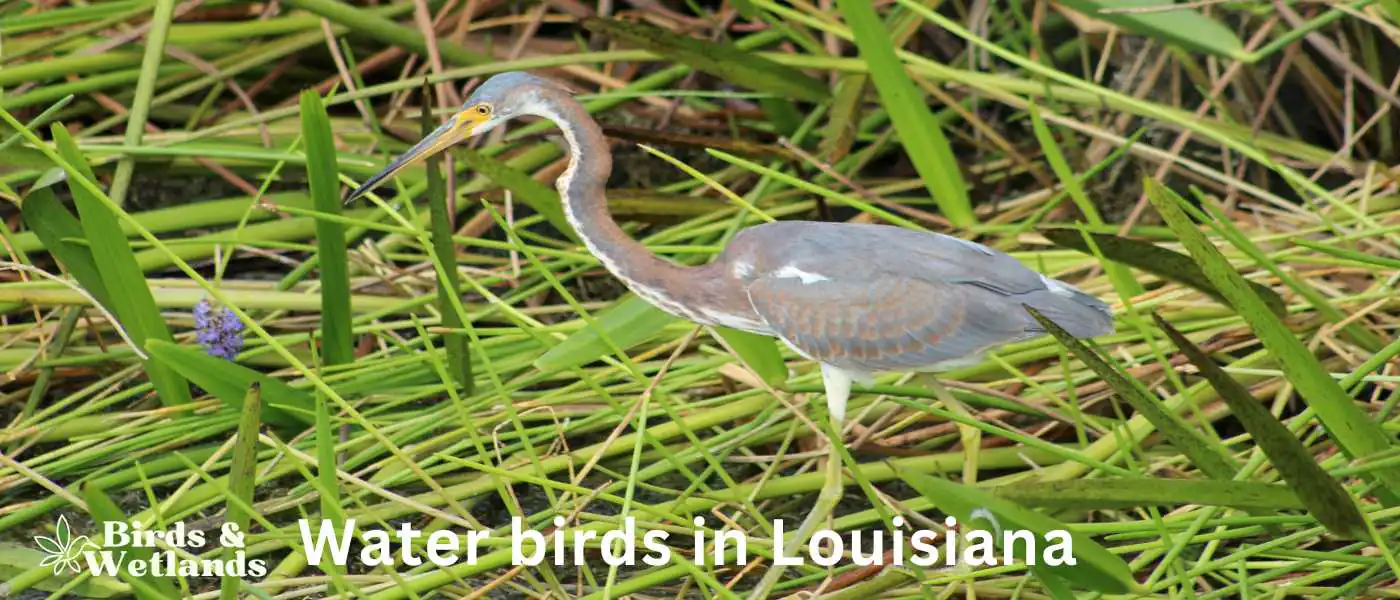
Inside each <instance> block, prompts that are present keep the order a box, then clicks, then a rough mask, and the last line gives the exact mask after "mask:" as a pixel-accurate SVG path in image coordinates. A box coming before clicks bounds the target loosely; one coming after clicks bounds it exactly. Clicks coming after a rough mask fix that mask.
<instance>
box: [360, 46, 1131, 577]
mask: <svg viewBox="0 0 1400 600" xmlns="http://www.w3.org/2000/svg"><path fill="white" fill-rule="evenodd" d="M527 115H533V116H538V117H544V118H546V119H549V120H551V121H553V122H554V123H555V124H556V125H558V126H559V129H560V130H561V131H563V133H564V138H565V141H566V142H567V143H568V150H569V164H568V168H566V169H565V170H564V173H563V174H562V175H560V176H559V179H558V182H557V183H556V186H557V187H558V189H559V195H560V198H561V200H562V201H563V205H564V214H565V215H566V216H567V217H568V220H569V223H570V224H571V225H573V227H574V229H575V230H576V231H577V232H578V235H579V238H580V239H582V240H583V242H584V244H585V245H587V246H588V249H589V251H591V252H592V253H593V254H594V255H595V256H597V257H598V260H600V261H601V262H602V264H603V266H604V267H606V268H607V269H608V271H610V272H611V273H612V274H613V275H615V276H616V277H617V278H618V279H621V280H622V282H623V283H624V284H626V285H627V287H628V288H629V289H631V290H632V291H633V292H635V293H636V294H637V295H638V296H641V297H642V298H644V299H645V300H647V301H648V302H650V303H652V304H654V305H655V306H656V307H657V308H660V309H661V310H664V311H666V312H668V313H671V314H673V315H676V316H678V317H681V318H685V319H689V320H690V321H693V322H695V323H699V324H702V325H710V326H715V325H722V326H725V327H732V328H734V329H740V330H743V331H749V332H752V333H757V334H762V335H766V336H771V337H776V338H778V339H780V340H782V341H783V342H784V343H786V344H787V345H788V346H789V347H790V348H792V350H793V351H794V352H796V353H797V354H799V355H801V356H803V357H805V358H807V359H809V360H812V361H815V362H817V363H818V364H819V365H821V373H822V380H823V382H824V384H825V389H826V405H827V409H828V411H829V413H830V418H831V421H832V424H833V426H834V428H835V431H836V432H838V433H837V435H840V433H839V432H840V431H841V426H842V423H843V421H844V419H845V414H846V402H847V400H848V399H849V398H850V393H851V386H852V381H866V380H868V379H869V378H870V377H871V376H872V375H873V374H875V373H879V372H885V371H921V372H929V371H940V370H945V369H947V368H949V367H954V366H959V365H966V364H969V363H973V362H977V361H979V360H981V356H982V354H983V353H984V352H986V351H987V350H989V349H991V348H994V347H997V346H1001V345H1004V344H1007V343H1011V342H1016V341H1021V340H1025V339H1029V338H1032V337H1036V336H1039V335H1041V334H1043V333H1045V332H1044V330H1043V329H1042V328H1041V327H1040V324H1039V323H1038V322H1037V321H1036V320H1035V319H1034V318H1032V317H1031V316H1030V314H1029V313H1027V311H1026V310H1025V308H1024V305H1029V306H1031V307H1034V308H1035V309H1036V310H1038V311H1040V312H1041V313H1042V314H1044V315H1045V316H1046V317H1047V318H1049V319H1050V320H1052V321H1054V322H1056V323H1057V324H1059V325H1060V327H1062V328H1064V329H1065V330H1066V331H1068V332H1069V333H1070V334H1071V335H1074V336H1076V337H1081V338H1084V337H1094V336H1099V335H1104V334H1107V333H1110V332H1112V331H1113V316H1112V314H1111V313H1110V311H1109V309H1108V305H1106V304H1104V303H1103V302H1101V301H1099V300H1098V299H1096V298H1094V297H1093V296H1090V295H1088V294H1086V293H1084V292H1082V291H1080V290H1079V289H1077V288H1075V287H1073V286H1071V285H1069V284H1066V283H1063V282H1060V281H1057V280H1054V279H1050V278H1047V277H1045V276H1044V275H1041V274H1039V273H1036V272H1035V271H1032V270H1030V269H1028V268H1026V267H1025V266H1024V265H1022V264H1021V263H1020V262H1019V261H1017V260H1016V259H1014V258H1012V257H1010V256H1008V255H1006V254H1003V253H1001V252H997V251H995V250H992V249H990V248H987V247H985V246H983V245H981V244H977V243H974V242H970V241H965V240H961V239H958V238H955V237H951V236H947V235H941V234H937V233H929V232H921V231H914V230H910V229H904V228H900V227H893V226H886V225H865V224H854V223H827V222H810V221H778V222H771V223H765V224H762V225H759V226H756V227H751V228H748V229H745V230H743V231H740V232H739V233H738V234H737V235H735V236H734V239H733V241H731V242H730V243H729V245H728V246H727V247H726V248H725V249H724V251H723V252H721V253H720V254H719V256H718V257H717V258H716V259H715V260H714V261H712V262H710V263H709V264H707V265H704V266H700V267H686V266H680V265H677V264H674V263H672V262H670V261H667V260H665V259H663V258H661V257H658V256H656V255H655V254H652V253H651V251H650V250H648V249H647V247H646V246H644V245H642V244H641V243H639V242H637V241H636V240H634V239H632V238H631V237H630V236H628V235H627V233H626V232H624V231H623V230H622V228H621V227H619V226H618V225H617V223H616V222H615V221H613V219H612V217H611V216H610V215H609V214H608V208H607V199H606V198H605V196H604V184H605V183H606V182H607V179H608V175H609V173H610V172H611V170H612V154H611V151H610V150H609V148H608V141H607V138H606V137H604V136H603V131H602V129H601V128H600V127H599V126H598V123H597V122H595V121H594V120H593V118H592V117H590V116H589V114H588V111H587V110H585V109H584V107H583V105H582V104H580V103H579V102H578V101H577V100H575V99H574V98H573V96H572V95H571V94H570V93H569V92H568V91H567V90H565V89H564V88H562V87H560V86H558V85H556V84H554V83H551V82H549V81H547V80H544V79H541V78H539V77H535V76H533V75H530V74H527V73H518V72H517V73H502V74H500V75H496V76H494V77H492V78H490V79H488V80H486V82H484V83H482V84H481V85H480V86H479V87H478V88H477V89H476V90H475V92H473V93H472V95H471V97H469V98H468V99H467V101H466V104H465V105H464V106H463V108H462V110H461V111H460V112H458V113H457V114H456V115H454V116H453V117H452V118H451V119H450V120H448V122H447V123H445V124H444V125H442V126H441V127H439V128H438V129H437V130H436V131H434V132H432V133H431V134H429V135H428V136H427V137H425V138H423V140H422V141H420V142H418V143H417V144H415V145H414V146H413V147H412V148H410V149H409V150H408V151H407V152H406V153H404V155H403V156H401V157H399V158H398V159H397V160H395V161H394V162H393V163H392V164H390V165H389V167H388V168H386V169H385V170H384V171H382V172H380V173H379V174H377V175H375V176H373V177H371V178H369V180H368V181H366V182H365V183H364V184H363V185H361V186H360V187H359V188H358V189H356V190H355V191H354V192H353V193H351V194H350V197H349V200H353V199H355V198H358V197H359V196H361V195H363V194H364V193H366V192H367V191H369V190H370V189H372V188H374V187H375V186H376V185H378V184H379V183H380V182H381V181H383V180H384V179H386V178H388V177H390V176H392V175H393V174H395V173H397V172H399V171H400V170H401V169H403V168H404V167H406V166H408V165H410V164H413V163H415V162H417V161H418V160H421V159H423V158H426V157H428V156H430V155H433V154H435V153H438V152H441V151H442V150H444V149H446V148H448V147H449V146H451V145H453V144H455V143H457V142H459V141H462V140H464V139H466V138H468V137H471V136H474V135H481V134H483V133H486V132H488V131H490V130H491V129H493V128H495V127H496V126H498V125H500V124H502V123H505V122H506V121H509V120H511V119H514V118H516V117H522V116H527ZM838 441H839V440H837V439H833V440H831V446H830V458H829V459H828V461H827V464H828V476H827V481H826V485H824V486H823V487H822V491H821V494H820V495H819V496H818V498H819V500H818V503H817V507H816V508H814V510H813V511H812V514H811V515H809V516H808V518H807V520H805V521H804V522H803V524H802V526H801V527H799V529H798V533H797V535H796V538H797V539H796V541H795V542H794V543H796V544H801V543H803V542H804V541H805V538H806V536H809V535H810V534H811V532H812V531H813V530H814V529H815V527H816V525H817V524H818V523H819V522H820V521H821V520H824V519H825V518H826V515H827V514H829V513H830V511H831V509H832V508H834V506H835V504H836V501H837V500H838V499H839V497H840V493H841V489H842V485H841V470H840V454H839V453H838V452H837V449H836V443H837V442H838ZM770 585H771V583H770Z"/></svg>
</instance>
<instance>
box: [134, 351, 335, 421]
mask: <svg viewBox="0 0 1400 600" xmlns="http://www.w3.org/2000/svg"><path fill="white" fill-rule="evenodd" d="M146 351H147V352H149V353H150V354H151V358H153V359H155V360H158V361H160V362H162V363H164V364H165V365H166V366H168V367H170V368H171V369H174V370H175V371H177V372H179V373H180V374H181V375H184V376H185V377H187V378H189V380H190V381H192V382H194V384H195V385H197V386H199V387H200V388H202V389H203V390H204V391H206V392H209V393H210V394H213V395H214V397H216V398H218V399H220V400H222V401H223V402H224V404H225V405H227V406H229V407H232V408H233V409H235V410H238V409H242V407H243V400H244V398H245V397H246V395H247V393H248V388H249V387H251V386H252V385H253V384H254V383H256V384H258V386H259V387H260V389H261V390H262V396H261V400H262V410H261V411H259V412H260V414H261V415H262V420H263V421H264V422H267V423H271V424H273V425H277V426H279V427H286V428H294V429H300V428H302V427H304V426H306V425H310V424H311V423H312V420H313V417H312V415H313V413H314V411H315V404H316V400H315V399H314V398H313V397H312V396H311V394H309V393H307V392H304V391H302V390H299V389H296V388H294V387H292V386H290V385H287V384H285V383H283V382H282V381H280V380H277V379H273V378H271V377H268V376H267V375H264V374H262V373H259V372H257V371H254V370H252V369H249V368H247V367H244V366H242V365H238V364H235V363H231V362H228V361H226V360H224V359H221V358H216V357H213V356H209V355H208V354H205V353H204V352H203V351H201V350H198V349H195V348H190V347H187V346H179V345H176V344H173V343H170V342H165V341H161V340H151V341H149V342H146Z"/></svg>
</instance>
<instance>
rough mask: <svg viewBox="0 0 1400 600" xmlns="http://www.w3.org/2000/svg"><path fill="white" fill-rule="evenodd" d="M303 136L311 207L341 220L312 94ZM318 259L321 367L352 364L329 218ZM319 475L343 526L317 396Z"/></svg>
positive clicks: (343, 271)
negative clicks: (319, 272) (338, 216)
mask: <svg viewBox="0 0 1400 600" xmlns="http://www.w3.org/2000/svg"><path fill="white" fill-rule="evenodd" d="M301 135H302V140H303V141H304V142H305V143H306V175H307V180H308V182H309V183H310V188H311V189H310V194H311V201H312V206H314V207H315V208H316V210H318V211H320V212H322V213H326V214H331V215H339V214H340V209H341V202H340V182H339V169H338V167H337V166H336V156H335V138H334V137H332V135H331V123H330V117H329V116H327V115H326V105H325V104H324V103H323V102H322V101H321V97H320V96H319V95H317V94H316V92H315V91H314V90H304V91H302V93H301ZM316 258H317V262H318V264H319V266H320V271H321V352H320V357H321V364H322V365H324V366H334V365H348V364H350V363H351V362H353V361H354V360H355V355H354V347H353V342H352V341H351V337H352V332H353V330H352V326H353V322H352V318H351V314H350V263H349V258H348V255H347V252H346V249H345V226H344V225H342V224H341V223H340V222H338V221H333V220H330V219H316ZM317 396H318V398H317V401H316V476H317V478H318V479H319V480H320V483H321V514H322V515H323V516H325V517H326V518H330V519H332V520H333V521H334V522H335V523H336V525H337V526H338V525H339V521H338V520H337V519H336V517H335V515H336V514H338V511H339V508H340V505H339V502H340V499H339V493H338V490H339V489H340V488H339V486H338V483H339V482H338V480H337V478H336V469H337V465H336V459H335V444H336V439H337V437H336V435H335V434H334V433H333V432H332V431H331V416H330V406H329V404H330V399H329V398H326V397H325V396H324V395H322V394H317Z"/></svg>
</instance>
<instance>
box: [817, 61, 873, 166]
mask: <svg viewBox="0 0 1400 600" xmlns="http://www.w3.org/2000/svg"><path fill="white" fill-rule="evenodd" d="M869 82H870V76H868V75H866V74H865V73H846V74H844V75H842V76H841V81H840V82H839V83H837V84H836V96H835V97H834V98H832V100H831V113H830V114H829V115H828V116H827V119H826V129H825V130H824V131H823V134H822V141H821V146H820V150H821V156H822V159H824V160H825V161H826V162H827V163H828V164H833V165H834V164H836V163H837V162H838V161H840V160H841V159H842V158H845V157H846V155H847V154H849V153H850V152H851V146H852V145H853V144H855V141H856V135H857V134H858V133H860V131H859V130H860V105H861V100H862V99H863V98H864V97H865V88H866V85H867V84H868V83H869Z"/></svg>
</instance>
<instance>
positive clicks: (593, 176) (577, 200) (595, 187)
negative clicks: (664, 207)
mask: <svg viewBox="0 0 1400 600" xmlns="http://www.w3.org/2000/svg"><path fill="white" fill-rule="evenodd" d="M533 108H534V110H532V111H531V112H533V113H535V114H537V115H539V116H541V117H545V118H547V119H549V120H551V121H554V123H555V124H556V125H558V126H559V129H560V130H561V131H563V133H564V138H565V140H566V141H567V142H568V146H569V147H568V151H569V166H568V168H567V169H565V170H564V173H563V174H562V175H560V176H559V180H558V182H557V184H556V186H557V187H558V189H559V196H560V199H561V200H562V201H563V204H564V214H565V216H566V217H567V218H568V220H569V224H571V225H573V226H574V229H575V230H576V231H577V232H578V235H579V237H580V238H581V239H582V240H583V242H584V244H585V245H587V246H588V249H589V251H591V252H592V253H593V254H594V255H596V256H597V257H598V259H599V260H600V261H602V263H603V266H604V267H606V268H607V269H608V271H611V272H612V273H613V275H616V276H617V277H618V278H619V279H622V281H623V282H624V283H626V284H627V286H628V287H629V288H632V289H633V291H637V292H638V293H640V294H643V295H644V296H645V295H646V294H645V293H644V292H643V291H642V290H638V289H637V286H638V285H640V286H642V287H644V288H650V289H652V290H656V291H660V292H665V293H667V294H668V295H671V296H675V295H679V294H681V293H683V292H684V291H685V290H680V289H676V288H677V287H678V286H680V285H683V283H684V282H686V281H687V280H690V279H692V278H691V277H689V276H687V275H688V272H689V271H690V270H691V269H690V268H687V267H682V266H679V265H676V264H674V263H672V262H670V261H667V260H665V259H663V258H661V257H659V256H656V255H655V254H652V252H651V250H650V249H649V248H647V247H646V246H645V245H643V244H642V243H640V242H638V241H637V240H634V239H632V237H631V236H629V235H627V232H625V231H623V230H622V228H621V227H619V226H618V224H617V222H616V221H614V220H613V218H612V215H610V214H609V213H608V201H607V196H606V194H605V193H604V186H605V185H606V184H607V180H608V175H610V174H611V173H612V151H611V150H610V149H609V148H608V141H607V138H606V137H605V136H604V135H603V130H602V128H600V127H599V126H598V123H597V122H595V121H594V120H593V117H592V116H590V115H589V114H588V111H587V110H586V109H585V108H584V107H583V105H582V104H580V103H579V102H578V101H577V100H574V98H573V97H572V96H569V95H568V94H566V93H564V92H562V91H554V90H549V91H542V92H540V93H539V96H538V104H537V105H536V106H535V107H533ZM648 300H652V298H648Z"/></svg>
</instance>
